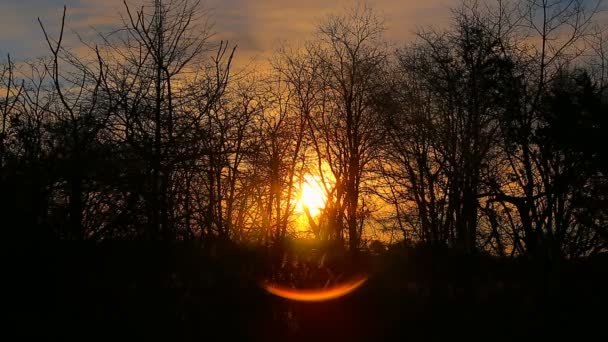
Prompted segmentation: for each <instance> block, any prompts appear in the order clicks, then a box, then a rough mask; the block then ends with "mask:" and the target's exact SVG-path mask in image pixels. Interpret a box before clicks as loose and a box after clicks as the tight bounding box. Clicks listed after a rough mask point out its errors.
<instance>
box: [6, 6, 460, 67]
mask: <svg viewBox="0 0 608 342" xmlns="http://www.w3.org/2000/svg"><path fill="white" fill-rule="evenodd" d="M128 2H129V3H131V4H138V3H140V2H141V0H129V1H128ZM352 3H354V1H344V0H342V1H328V0H306V1H302V0H255V1H253V0H204V1H203V5H204V7H205V8H207V9H210V10H211V18H212V21H213V22H215V31H216V32H217V34H218V35H217V38H221V39H229V40H230V42H232V43H236V44H238V55H237V62H238V63H239V64H243V63H245V62H248V61H252V60H253V61H254V62H263V61H264V60H265V59H266V58H267V57H268V56H269V55H270V53H271V52H272V50H273V48H275V47H276V46H277V45H278V44H280V42H281V41H284V40H290V41H293V42H298V41H302V40H304V39H307V38H308V37H310V35H311V33H313V32H314V29H315V25H316V23H317V22H318V21H319V19H321V18H323V16H324V15H325V14H327V13H330V12H339V11H340V10H341V9H342V8H344V7H348V6H349V5H350V4H352ZM367 3H368V4H369V5H371V6H372V7H373V8H374V9H376V10H377V11H378V12H379V13H381V14H382V15H384V16H385V18H386V27H387V32H386V38H387V39H388V40H389V41H392V42H394V43H396V44H397V45H400V44H403V42H404V41H405V40H406V39H407V38H408V37H411V35H412V32H413V31H415V30H416V28H418V27H420V26H428V25H434V26H441V25H445V23H446V22H447V21H448V20H449V17H450V10H449V7H450V6H454V5H455V4H457V3H458V1H457V0H425V1H415V0H369V1H367ZM64 4H65V5H67V7H68V12H67V19H66V24H67V28H68V29H69V30H70V31H68V33H69V35H70V36H69V37H67V39H66V40H67V42H68V44H77V42H76V41H75V35H74V34H73V33H72V31H75V32H78V33H79V34H80V35H81V36H84V37H85V38H86V37H92V35H93V34H94V31H93V30H92V27H93V28H95V29H97V30H100V31H105V30H107V29H109V28H110V27H112V26H116V25H117V24H118V23H120V18H119V15H118V13H119V11H122V10H123V3H122V0H103V1H99V0H1V4H0V55H1V56H2V57H1V58H0V60H1V59H4V58H5V56H6V54H7V53H10V54H11V56H13V59H17V60H19V59H23V58H29V57H36V56H41V55H45V54H47V51H46V49H45V45H44V40H43V36H42V32H41V30H40V27H39V25H38V23H37V21H36V18H37V17H40V18H41V20H42V21H43V22H44V23H45V25H47V26H48V29H49V31H50V33H51V34H55V33H56V32H57V30H58V28H59V21H60V18H61V11H62V6H63V5H64Z"/></svg>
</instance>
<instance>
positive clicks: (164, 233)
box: [0, 0, 608, 258]
mask: <svg viewBox="0 0 608 342" xmlns="http://www.w3.org/2000/svg"><path fill="white" fill-rule="evenodd" d="M599 5H600V4H599V3H594V4H590V3H589V2H588V1H583V0H573V1H566V2H564V1H558V0H555V1H540V0H519V1H513V2H506V1H497V2H492V3H485V2H483V3H476V2H465V3H463V4H462V5H461V6H460V7H458V8H456V9H454V10H453V14H452V17H453V19H452V22H451V25H450V26H449V27H447V28H444V29H436V30H435V29H427V30H423V31H421V32H419V33H418V34H417V36H416V38H415V39H414V40H413V41H411V42H409V43H407V44H405V45H404V47H402V48H398V49H394V48H393V47H392V45H391V44H388V43H387V41H386V40H385V39H384V38H383V32H384V31H385V26H384V22H383V18H382V17H380V16H378V15H377V14H376V12H375V11H374V10H373V9H371V8H369V7H367V6H364V5H359V6H355V7H353V8H351V9H349V10H346V11H344V12H343V13H341V14H338V15H331V16H328V17H326V18H325V19H324V20H323V21H322V22H321V24H320V25H319V26H318V28H317V31H316V34H315V35H314V37H313V38H312V39H311V40H309V41H307V42H305V43H301V44H299V45H285V46H283V47H282V48H280V49H278V50H277V52H276V53H275V54H274V55H273V57H272V58H271V61H270V65H271V67H270V69H269V70H266V69H264V70H265V71H263V72H262V71H256V70H254V68H252V67H249V69H250V70H248V69H245V70H238V71H235V68H234V67H233V65H232V64H233V63H232V61H233V58H234V56H235V53H238V50H236V46H233V45H231V44H229V43H227V42H223V41H222V42H217V41H216V40H215V39H214V35H213V32H212V30H211V27H210V26H209V25H208V24H207V23H208V19H210V18H206V17H204V16H202V15H201V14H202V12H201V11H200V10H201V8H200V6H199V4H198V2H197V1H188V0H171V1H168V0H167V1H160V0H156V1H153V2H148V3H145V4H143V5H141V6H135V5H128V4H127V3H125V7H124V11H123V13H122V18H123V20H122V23H121V26H119V27H118V28H117V29H115V30H113V31H110V32H107V33H100V34H99V37H98V39H97V40H96V41H95V42H92V43H91V42H81V44H82V46H81V48H79V49H78V50H73V49H71V48H67V47H66V46H65V44H64V43H63V41H64V37H63V36H64V26H65V25H64V23H65V21H68V22H69V16H66V12H65V10H64V16H63V19H64V20H63V21H62V25H61V27H60V28H59V30H58V31H59V33H57V34H51V32H54V31H56V30H51V29H49V28H48V27H45V26H44V24H43V21H40V26H41V31H42V33H43V34H44V37H45V38H46V42H47V43H48V47H49V51H50V54H49V57H45V58H40V59H35V60H29V61H19V62H16V61H13V60H11V59H10V58H8V59H7V60H6V61H5V62H4V63H3V64H2V65H1V66H0V113H1V118H0V120H1V121H0V193H1V195H0V197H1V199H0V201H1V202H2V203H0V212H1V215H0V216H1V217H2V220H3V223H2V226H3V227H4V228H5V231H13V232H18V234H20V235H24V236H26V237H28V238H43V239H68V240H95V241H101V240H109V239H146V240H202V241H212V240H216V239H220V240H231V241H235V242H240V243H253V244H263V245H270V244H273V243H276V242H278V241H283V240H284V239H286V238H289V237H293V236H304V235H305V236H308V237H314V238H315V239H319V240H323V241H331V242H336V243H337V244H338V245H343V246H347V247H348V248H349V249H350V250H352V251H355V250H357V249H359V248H362V247H364V246H366V245H368V244H369V242H370V241H372V240H373V239H386V236H389V235H392V236H395V240H402V241H403V242H404V243H406V244H412V243H415V244H423V245H429V246H433V247H438V248H443V247H450V248H456V249H459V250H461V251H463V252H465V253H474V252H487V253H490V254H494V255H498V256H519V255H529V256H542V257H548V258H575V257H581V256H588V255H591V254H596V253H601V252H605V251H606V247H607V242H608V183H607V179H606V175H607V174H608V156H607V154H606V151H605V148H603V146H604V139H605V137H606V136H607V134H608V90H607V89H608V88H607V86H608V59H607V57H608V50H607V49H608V36H607V35H606V28H605V27H602V26H601V25H600V24H601V15H602V13H600V12H599V8H600V7H599ZM598 18H599V19H598ZM75 51H78V52H75ZM83 51H86V52H83ZM307 175H313V176H314V177H315V179H318V180H319V182H320V184H321V185H322V187H323V188H324V190H325V192H326V197H327V201H326V205H325V208H323V210H322V211H321V213H320V214H319V215H311V213H310V212H309V211H308V210H306V209H304V212H299V209H298V204H297V199H298V197H299V193H300V190H301V187H302V182H303V181H304V179H305V178H306V177H305V176H307ZM302 217H303V219H302ZM303 226H305V227H303Z"/></svg>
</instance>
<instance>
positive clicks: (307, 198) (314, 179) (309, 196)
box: [299, 175, 327, 217]
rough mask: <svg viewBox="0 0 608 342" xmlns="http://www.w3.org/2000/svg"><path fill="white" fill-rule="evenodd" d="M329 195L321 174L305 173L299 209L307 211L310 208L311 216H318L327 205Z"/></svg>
mask: <svg viewBox="0 0 608 342" xmlns="http://www.w3.org/2000/svg"><path fill="white" fill-rule="evenodd" d="M326 200H327V195H326V194H325V190H324V189H323V185H322V184H321V178H320V177H319V176H313V175H305V176H304V182H302V188H301V193H300V203H299V209H300V211H301V212H305V210H306V209H308V211H309V213H310V215H311V216H313V217H314V216H317V215H319V213H320V212H321V209H323V208H324V207H325V201H326Z"/></svg>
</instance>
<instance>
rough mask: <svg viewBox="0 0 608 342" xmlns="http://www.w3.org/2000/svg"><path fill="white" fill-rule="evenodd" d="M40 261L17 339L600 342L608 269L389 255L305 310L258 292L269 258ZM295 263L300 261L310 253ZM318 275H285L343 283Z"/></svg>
mask: <svg viewBox="0 0 608 342" xmlns="http://www.w3.org/2000/svg"><path fill="white" fill-rule="evenodd" d="M37 247H39V248H38V249H37V252H35V253H34V254H30V257H31V264H27V265H26V264H25V263H24V264H23V266H24V267H25V268H24V269H27V271H23V270H22V271H21V272H20V273H22V274H23V275H25V276H24V277H23V276H22V277H19V279H24V280H27V282H24V284H25V283H27V284H28V285H27V287H26V288H27V289H28V290H26V291H23V294H24V296H23V297H21V298H20V299H19V308H20V309H21V310H22V311H23V312H25V313H24V314H23V315H22V316H21V319H22V322H23V323H25V326H24V328H23V330H21V333H20V335H21V336H37V337H40V338H45V339H51V340H66V339H78V340H81V339H83V338H84V339H86V340H107V339H115V338H120V339H125V338H126V339H132V340H144V339H149V338H151V339H168V340H174V341H181V340H187V341H190V340H192V341H200V340H227V339H229V338H237V339H239V340H264V341H274V340H302V341H309V340H310V339H314V340H321V341H323V340H333V341H336V340H337V341H343V340H344V341H345V340H355V341H356V340H370V341H372V340H381V339H389V340H394V339H397V338H399V339H401V340H407V339H413V338H417V339H418V338H421V339H427V340H428V339H439V338H441V339H445V338H448V339H452V338H467V339H474V340H477V339H488V338H490V339H492V340H505V341H506V340H512V339H521V338H524V339H527V338H538V339H542V340H545V339H549V338H560V339H561V338H566V337H568V338H574V340H580V339H588V338H590V337H591V336H596V338H598V339H599V340H602V339H603V338H606V330H605V314H604V313H603V311H604V309H605V307H606V305H607V304H608V302H607V300H608V294H607V293H606V288H607V285H608V284H607V283H606V282H607V279H608V275H607V274H606V273H607V267H606V266H607V260H606V257H605V256H603V257H602V256H598V257H594V258H592V259H589V260H580V261H567V262H563V263H560V264H551V265H547V264H540V263H533V262H529V261H526V260H521V259H510V260H501V259H496V258H494V257H489V256H475V257H473V256H462V255H456V254H455V253H454V252H452V251H437V250H429V249H424V248H405V247H402V246H394V247H393V248H391V249H390V250H388V251H385V252H383V253H382V254H379V255H371V254H367V253H365V254H364V255H362V256H361V258H362V260H365V262H364V263H362V262H359V263H358V264H357V266H356V267H357V268H358V270H359V271H366V272H368V273H369V274H370V279H369V280H368V282H367V283H366V284H364V286H363V287H361V288H360V289H358V290H357V291H355V292H353V293H351V294H350V295H347V296H345V297H342V298H339V299H335V300H332V301H327V302H321V303H302V302H292V301H288V300H285V299H282V298H279V297H275V296H273V295H270V294H268V293H266V292H265V291H264V290H263V289H262V288H261V287H260V280H261V279H263V278H264V277H269V276H270V274H271V273H274V274H275V275H276V272H277V268H276V267H275V268H274V269H273V270H271V268H272V266H271V265H275V266H276V265H277V264H278V265H280V264H281V261H280V259H281V258H279V262H277V259H276V258H273V255H272V253H270V254H269V253H268V251H267V250H265V251H261V250H256V249H247V248H239V247H236V246H234V245H232V244H220V243H216V244H213V246H211V245H208V246H201V245H197V244H186V243H179V244H171V245H166V244H160V243H158V244H152V243H135V242H133V243H128V242H121V243H109V244H102V245H92V244H90V245H85V244H83V245H75V244H56V245H52V246H51V245H47V246H45V247H42V246H37ZM29 252H30V253H31V251H29ZM299 253H301V255H304V256H305V255H306V253H310V250H308V252H306V251H304V250H300V251H299ZM304 259H305V258H304ZM293 260H294V259H290V263H291V261H293ZM318 261H319V259H318V258H317V259H314V258H313V259H312V261H311V262H310V261H309V262H305V261H304V262H302V261H301V260H300V263H299V266H296V265H295V264H293V265H283V268H284V270H285V271H287V272H291V273H294V272H295V273H296V274H300V275H302V274H303V272H302V271H301V268H304V267H306V266H308V267H310V269H311V270H312V271H310V270H309V271H310V272H309V273H308V276H307V277H308V278H311V279H313V280H314V278H315V277H318V278H319V280H321V281H322V282H323V281H325V280H326V279H327V272H324V271H326V269H327V268H332V267H333V265H338V264H340V265H341V266H340V268H341V269H342V272H344V271H343V270H344V269H345V267H344V263H343V260H340V256H339V255H334V256H333V260H327V261H326V262H325V265H323V266H319V264H318ZM360 261H361V260H360ZM362 265H366V266H362ZM346 268H348V267H346ZM334 271H337V272H340V270H336V269H334ZM30 287H31V290H30ZM20 292H21V291H20ZM34 327H35V328H34Z"/></svg>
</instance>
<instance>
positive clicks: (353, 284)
mask: <svg viewBox="0 0 608 342" xmlns="http://www.w3.org/2000/svg"><path fill="white" fill-rule="evenodd" d="M366 281H367V276H362V277H358V278H356V279H355V280H352V281H349V282H346V283H343V284H338V285H336V286H332V287H330V288H324V289H315V290H300V289H293V288H289V287H285V286H281V285H278V284H273V283H271V282H265V283H264V284H263V287H264V289H265V290H266V291H268V292H269V293H272V294H273V295H275V296H279V297H282V298H286V299H290V300H295V301H302V302H321V301H326V300H331V299H336V298H339V297H342V296H345V295H347V294H349V293H351V292H353V291H355V290H356V289H357V288H359V287H360V286H361V285H363V283H365V282H366Z"/></svg>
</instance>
